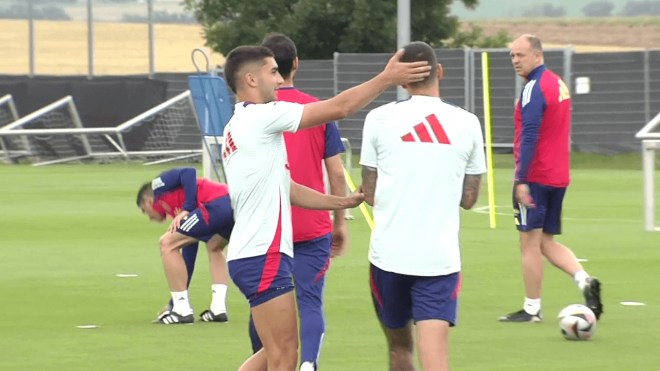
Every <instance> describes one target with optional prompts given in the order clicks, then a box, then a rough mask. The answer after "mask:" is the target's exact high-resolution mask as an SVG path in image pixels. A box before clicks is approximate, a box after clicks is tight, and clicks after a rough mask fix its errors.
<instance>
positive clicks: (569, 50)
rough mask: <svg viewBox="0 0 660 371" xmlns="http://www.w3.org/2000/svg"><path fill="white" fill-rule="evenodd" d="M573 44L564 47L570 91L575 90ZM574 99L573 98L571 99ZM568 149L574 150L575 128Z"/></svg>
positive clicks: (570, 134) (569, 139) (566, 75)
mask: <svg viewBox="0 0 660 371" xmlns="http://www.w3.org/2000/svg"><path fill="white" fill-rule="evenodd" d="M573 53H575V49H574V48H573V45H569V46H567V47H566V48H564V83H565V84H566V87H567V88H568V91H569V92H572V91H573ZM571 101H572V100H571ZM572 120H573V105H572V104H571V121H572ZM568 149H569V151H572V150H573V130H571V131H570V132H569V134H568Z"/></svg>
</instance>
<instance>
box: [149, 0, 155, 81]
mask: <svg viewBox="0 0 660 371" xmlns="http://www.w3.org/2000/svg"><path fill="white" fill-rule="evenodd" d="M147 14H148V18H149V77H150V78H153V77H154V74H155V73H156V42H155V35H154V0H147Z"/></svg>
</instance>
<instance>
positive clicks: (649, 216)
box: [635, 113, 660, 232]
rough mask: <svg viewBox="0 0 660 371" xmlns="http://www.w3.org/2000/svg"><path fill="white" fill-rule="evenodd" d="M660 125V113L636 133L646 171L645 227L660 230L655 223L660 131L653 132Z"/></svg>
mask: <svg viewBox="0 0 660 371" xmlns="http://www.w3.org/2000/svg"><path fill="white" fill-rule="evenodd" d="M658 125H660V113H659V114H657V115H656V116H655V117H654V118H653V119H652V120H651V121H649V122H648V123H647V124H646V125H644V127H643V128H642V129H641V130H640V131H639V132H637V134H635V138H637V139H641V140H642V169H643V172H644V229H646V230H647V231H656V232H657V231H660V228H658V227H657V226H656V224H655V179H654V177H655V156H656V151H657V150H660V133H654V132H652V131H653V130H654V129H655V128H656V127H657V126H658Z"/></svg>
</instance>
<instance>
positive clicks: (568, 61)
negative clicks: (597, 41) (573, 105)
mask: <svg viewBox="0 0 660 371" xmlns="http://www.w3.org/2000/svg"><path fill="white" fill-rule="evenodd" d="M574 52H575V49H574V48H573V45H569V46H567V47H565V48H564V83H566V87H567V88H568V91H572V90H571V88H572V87H573V53H574Z"/></svg>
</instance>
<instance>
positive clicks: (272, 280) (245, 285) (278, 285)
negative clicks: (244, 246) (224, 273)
mask: <svg viewBox="0 0 660 371" xmlns="http://www.w3.org/2000/svg"><path fill="white" fill-rule="evenodd" d="M227 266H228V267H229V275H230V276H231V280H232V281H233V282H234V285H236V287H238V289H239V290H241V292H242V293H243V295H245V297H246V298H247V299H248V301H249V302H250V308H253V307H256V306H257V305H260V304H263V303H265V302H267V301H269V300H271V299H275V298H276V297H278V296H280V295H284V294H286V293H288V292H291V291H293V277H292V275H293V274H292V273H293V259H292V258H291V257H290V256H288V255H286V254H282V253H280V252H279V251H278V252H274V253H268V254H266V255H260V256H254V257H251V258H244V259H236V260H231V261H230V262H229V263H228V264H227Z"/></svg>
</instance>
